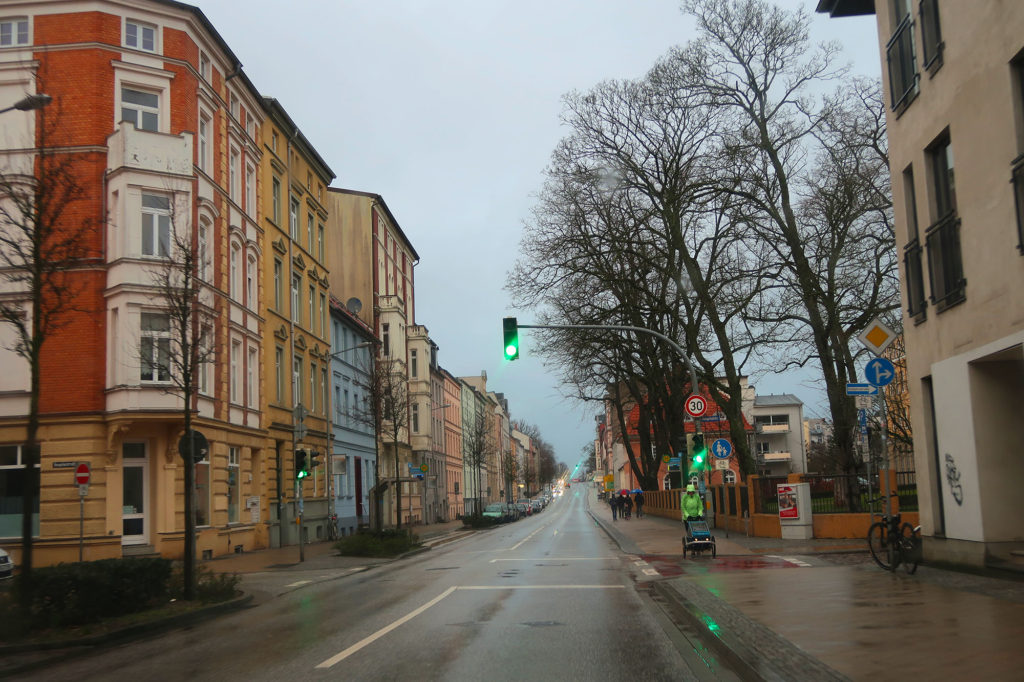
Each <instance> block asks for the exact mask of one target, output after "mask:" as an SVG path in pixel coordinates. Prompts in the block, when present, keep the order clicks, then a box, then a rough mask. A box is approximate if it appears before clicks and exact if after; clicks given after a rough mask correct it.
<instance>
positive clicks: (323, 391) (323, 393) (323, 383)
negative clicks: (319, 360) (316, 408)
mask: <svg viewBox="0 0 1024 682" xmlns="http://www.w3.org/2000/svg"><path fill="white" fill-rule="evenodd" d="M329 390H330V385H329V384H328V383H327V367H322V368H321V369H320V411H321V412H323V413H324V414H327V392H328V391H329Z"/></svg>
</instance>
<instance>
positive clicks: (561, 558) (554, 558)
mask: <svg viewBox="0 0 1024 682" xmlns="http://www.w3.org/2000/svg"><path fill="white" fill-rule="evenodd" d="M497 561H615V557H610V556H609V557H590V556H583V557H568V556H544V557H535V558H532V559H531V558H526V559H491V560H490V562H489V563H492V564H493V563H495V562H497Z"/></svg>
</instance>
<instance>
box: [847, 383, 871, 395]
mask: <svg viewBox="0 0 1024 682" xmlns="http://www.w3.org/2000/svg"><path fill="white" fill-rule="evenodd" d="M877 393H878V387H877V386H872V385H871V384H846V395H875V394H877Z"/></svg>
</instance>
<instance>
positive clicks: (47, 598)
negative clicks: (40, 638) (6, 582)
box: [11, 557, 171, 630]
mask: <svg viewBox="0 0 1024 682" xmlns="http://www.w3.org/2000/svg"><path fill="white" fill-rule="evenodd" d="M170 575H171V561H170V559H162V558H148V557H147V558H138V559H102V560H100V561H84V562H80V563H71V564H65V563H61V564H57V565H56V566H42V567H39V568H35V569H33V571H32V578H33V590H32V599H31V602H30V603H29V606H28V612H27V613H22V614H21V616H20V617H21V620H22V625H23V628H24V629H25V630H31V629H39V628H46V627H64V626H69V625H85V624H88V623H95V622H98V621H100V620H102V619H104V618H112V617H115V616H121V615H124V614H128V613H135V612H138V611H143V610H145V609H147V608H149V607H151V606H153V605H155V604H158V603H161V602H163V601H165V600H166V598H167V581H168V578H170ZM23 589H24V584H23V583H22V582H21V580H20V577H19V578H18V579H16V580H15V584H14V589H13V590H12V593H11V602H12V604H17V603H20V600H21V598H22V594H23V593H22V590H23Z"/></svg>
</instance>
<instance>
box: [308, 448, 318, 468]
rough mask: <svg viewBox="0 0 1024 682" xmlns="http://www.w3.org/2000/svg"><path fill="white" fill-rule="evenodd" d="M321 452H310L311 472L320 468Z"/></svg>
mask: <svg viewBox="0 0 1024 682" xmlns="http://www.w3.org/2000/svg"><path fill="white" fill-rule="evenodd" d="M319 460H320V452H319V451H318V450H310V451H309V470H310V471H312V470H313V469H316V468H317V467H318V466H320V461H319Z"/></svg>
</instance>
